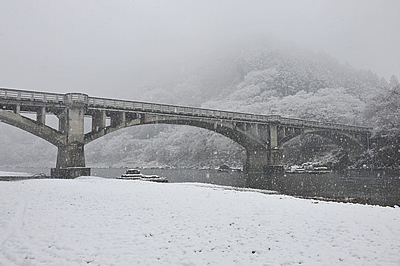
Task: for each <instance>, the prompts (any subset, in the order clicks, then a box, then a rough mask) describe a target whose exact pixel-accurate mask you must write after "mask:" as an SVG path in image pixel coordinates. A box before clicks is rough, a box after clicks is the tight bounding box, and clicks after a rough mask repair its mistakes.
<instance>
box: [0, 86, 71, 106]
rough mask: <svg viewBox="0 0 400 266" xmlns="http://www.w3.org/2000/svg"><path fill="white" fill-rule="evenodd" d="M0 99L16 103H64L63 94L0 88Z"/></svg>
mask: <svg viewBox="0 0 400 266" xmlns="http://www.w3.org/2000/svg"><path fill="white" fill-rule="evenodd" d="M0 98H3V99H6V100H17V101H39V102H50V103H64V94H58V93H48V92H34V91H24V90H13V89H3V88H0Z"/></svg>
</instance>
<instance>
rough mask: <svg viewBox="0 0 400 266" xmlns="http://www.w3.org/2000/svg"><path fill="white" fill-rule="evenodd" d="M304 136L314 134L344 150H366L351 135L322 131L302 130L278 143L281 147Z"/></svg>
mask: <svg viewBox="0 0 400 266" xmlns="http://www.w3.org/2000/svg"><path fill="white" fill-rule="evenodd" d="M305 134H316V135H319V136H322V137H324V138H328V139H330V140H332V141H333V143H335V144H336V145H338V146H341V147H343V148H345V149H349V148H353V149H357V150H358V149H360V150H362V149H366V148H368V147H366V146H365V144H364V143H363V142H362V141H361V140H360V139H357V138H356V137H354V136H353V135H351V134H349V133H345V132H338V131H324V130H304V131H300V132H296V133H295V134H292V135H288V136H285V137H284V138H282V139H281V140H280V142H279V144H280V145H279V146H280V147H281V146H282V145H283V144H285V143H286V142H288V141H289V140H291V139H293V138H295V137H298V136H300V135H305Z"/></svg>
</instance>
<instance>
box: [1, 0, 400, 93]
mask: <svg viewBox="0 0 400 266" xmlns="http://www.w3.org/2000/svg"><path fill="white" fill-rule="evenodd" d="M399 13H400V1H397V0H386V1H381V0H376V1H369V0H346V1H344V0H343V1H333V0H332V1H312V0H308V1H297V0H293V1H268V0H263V1H261V0H260V1H257V0H237V1H235V0H221V1H218V0H193V1H186V0H181V1H178V0H175V1H173V0H159V1H157V0H150V1H149V0H142V1H127V0H126V1H125V0H114V1H97V0H92V1H85V0H69V1H36V0H30V1H18V0H2V1H0V59H1V64H0V87H8V88H18V89H27V90H41V91H50V92H61V93H66V92H85V93H88V94H89V95H92V96H102V97H114V98H115V97H118V98H124V91H125V90H127V89H129V90H135V88H137V87H139V85H140V84H142V83H143V82H146V81H149V80H155V79H158V78H162V77H164V76H168V75H170V74H173V73H174V72H176V71H179V70H180V69H181V68H182V66H184V65H185V64H189V63H190V62H191V61H196V60H198V59H199V58H201V57H202V56H204V55H207V54H208V53H210V52H211V51H213V50H215V49H216V47H219V48H221V47H228V46H229V45H232V44H233V43H234V42H235V41H236V40H238V39H242V40H243V39H246V38H249V36H275V37H276V38H278V39H280V40H284V41H290V42H293V43H294V44H296V45H298V46H300V47H305V48H309V49H312V50H314V51H316V52H318V51H324V52H326V53H328V54H330V55H332V56H333V57H335V58H337V59H338V60H339V61H340V62H342V63H344V62H346V61H347V62H348V63H350V64H351V65H353V66H354V67H356V68H360V69H370V70H371V71H372V72H374V73H376V74H378V76H380V77H381V76H383V77H385V79H386V80H388V79H389V78H390V76H391V75H392V74H395V75H396V76H397V77H398V78H400V34H399V32H400V31H399V28H400V16H399ZM138 93H140V92H138Z"/></svg>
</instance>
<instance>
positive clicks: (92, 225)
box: [0, 177, 400, 265]
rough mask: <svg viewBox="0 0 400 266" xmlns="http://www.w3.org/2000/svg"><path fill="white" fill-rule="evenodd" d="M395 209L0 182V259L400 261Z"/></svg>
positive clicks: (204, 189) (210, 190)
mask: <svg viewBox="0 0 400 266" xmlns="http://www.w3.org/2000/svg"><path fill="white" fill-rule="evenodd" d="M399 222H400V209H399V208H398V207H396V208H385V207H378V206H364V205H353V204H343V203H333V202H322V201H315V200H303V199H297V198H292V197H288V196H282V195H277V194H265V193H260V192H259V191H258V192H257V191H253V190H235V189H227V188H223V187H218V186H213V185H205V184H203V185H201V184H188V183H186V184H176V183H175V184H172V183H171V184H159V183H150V182H144V181H125V180H111V179H101V178H96V177H82V178H78V179H75V180H51V179H47V180H25V181H18V182H0V265H92V264H93V265H136V264H143V265H160V264H161V265H206V264H208V263H209V264H211V265H235V264H237V265H292V264H295V265H297V264H300V263H301V264H305V265H338V264H343V265H371V264H373V265H376V264H381V265H398V264H400V257H399V254H400V242H399V239H400V227H399Z"/></svg>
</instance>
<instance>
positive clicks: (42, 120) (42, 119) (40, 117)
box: [36, 107, 46, 125]
mask: <svg viewBox="0 0 400 266" xmlns="http://www.w3.org/2000/svg"><path fill="white" fill-rule="evenodd" d="M36 122H37V123H38V124H39V125H45V124H46V107H40V108H39V110H38V111H37V112H36Z"/></svg>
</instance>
